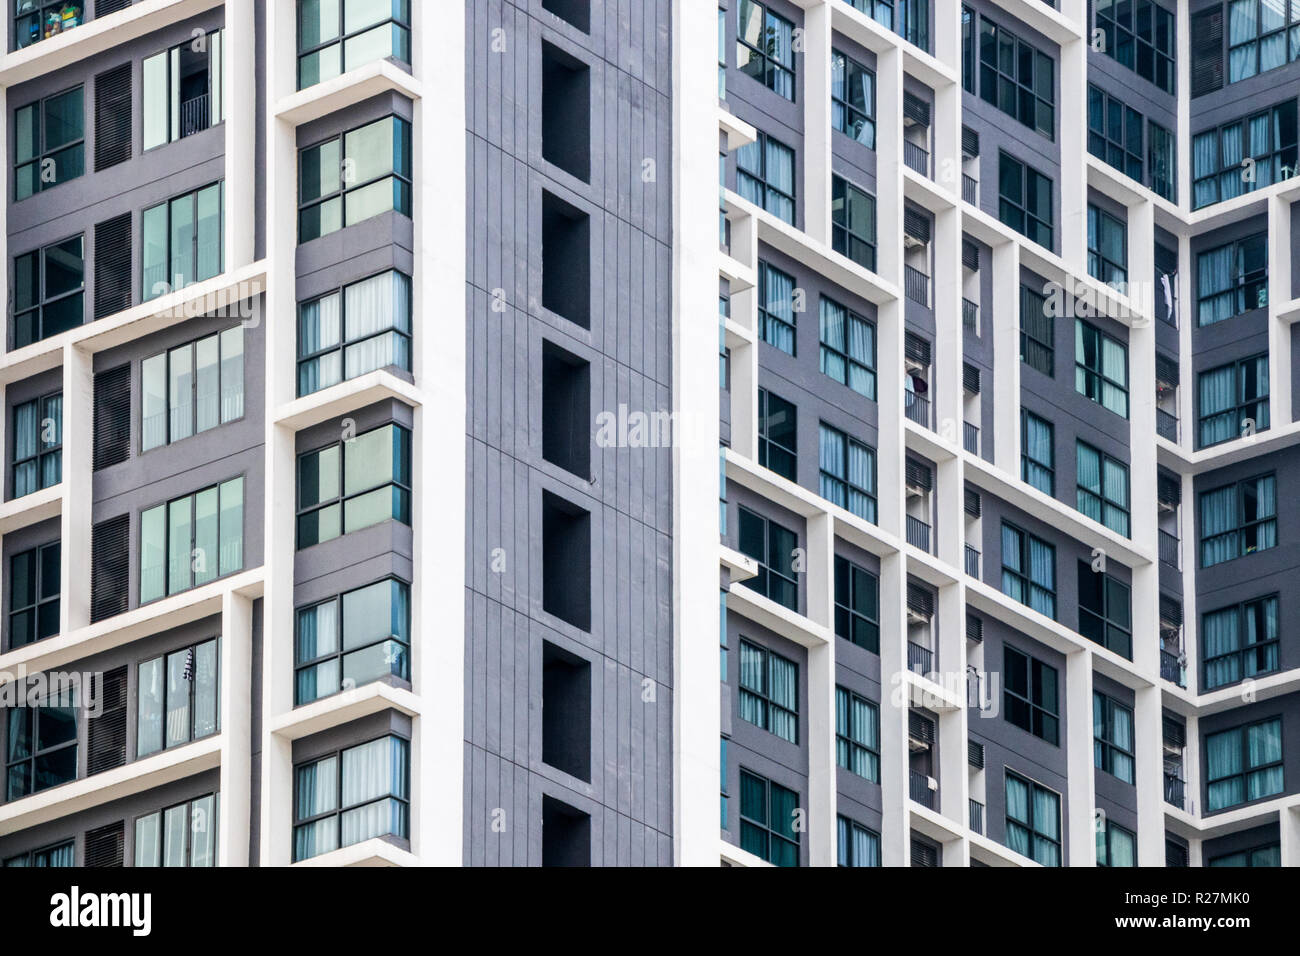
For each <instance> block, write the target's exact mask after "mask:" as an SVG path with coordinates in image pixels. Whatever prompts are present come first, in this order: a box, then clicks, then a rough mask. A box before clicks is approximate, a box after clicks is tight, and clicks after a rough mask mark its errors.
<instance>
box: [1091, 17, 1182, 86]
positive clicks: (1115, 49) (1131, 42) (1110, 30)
mask: <svg viewBox="0 0 1300 956" xmlns="http://www.w3.org/2000/svg"><path fill="white" fill-rule="evenodd" d="M1144 8H1150V10H1151V12H1150V14H1149V16H1148V18H1147V22H1148V23H1149V24H1150V26H1149V30H1150V38H1149V39H1146V38H1143V36H1142V35H1141V33H1139V32H1138V31H1139V29H1140V27H1139V25H1138V22H1139V20H1140V13H1139V10H1140V9H1144ZM1127 9H1128V13H1129V22H1128V23H1127V24H1122V23H1120V21H1119V18H1117V17H1116V16H1115V15H1114V10H1115V7H1114V6H1110V7H1106V8H1102V7H1101V6H1100V5H1098V8H1097V11H1096V21H1097V29H1099V30H1101V31H1102V32H1103V35H1104V37H1105V44H1104V46H1103V47H1102V52H1104V53H1105V54H1106V55H1107V56H1109V57H1110V58H1111V59H1112V60H1114V61H1115V62H1116V63H1118V64H1120V65H1121V66H1124V67H1127V68H1128V69H1130V70H1132V71H1133V72H1134V73H1136V74H1137V75H1138V76H1140V77H1142V79H1144V80H1146V81H1147V82H1149V83H1150V84H1152V85H1153V86H1154V87H1155V88H1156V89H1158V90H1163V91H1164V92H1165V93H1168V94H1169V95H1170V96H1175V95H1177V92H1178V57H1177V52H1178V39H1177V36H1178V34H1177V30H1178V15H1177V13H1174V12H1171V11H1169V10H1166V9H1165V8H1164V7H1162V6H1161V5H1160V4H1158V3H1155V2H1154V0H1134V3H1133V4H1132V5H1131V6H1130V7H1128V8H1127ZM1161 14H1163V15H1164V16H1165V17H1167V18H1168V25H1167V30H1166V35H1167V36H1168V38H1169V46H1168V48H1167V49H1161V47H1160V45H1159V42H1158V41H1159V37H1160V23H1159V21H1160V19H1161ZM1122 34H1127V36H1128V46H1127V48H1128V49H1130V50H1132V51H1133V53H1132V56H1131V59H1132V62H1128V61H1127V60H1126V59H1125V58H1124V57H1123V56H1122V53H1123V51H1124V50H1125V48H1126V44H1125V42H1124V41H1123V39H1122V38H1121V35H1122ZM1143 48H1146V49H1147V50H1149V53H1148V54H1147V56H1148V57H1149V60H1150V63H1151V69H1150V75H1148V74H1147V72H1144V71H1143V69H1142V60H1143ZM1162 64H1163V65H1164V74H1165V76H1166V77H1167V78H1168V80H1167V82H1166V83H1161V82H1160V73H1161V70H1160V67H1161V65H1162Z"/></svg>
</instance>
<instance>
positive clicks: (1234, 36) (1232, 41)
mask: <svg viewBox="0 0 1300 956" xmlns="http://www.w3.org/2000/svg"><path fill="white" fill-rule="evenodd" d="M1258 2H1259V0H1232V3H1231V4H1230V5H1229V7H1228V46H1229V47H1234V46H1236V45H1237V44H1244V45H1243V46H1240V47H1237V48H1236V49H1233V50H1231V51H1230V52H1229V54H1228V82H1229V83H1235V82H1237V81H1238V80H1244V79H1246V78H1247V77H1250V76H1254V75H1255V72H1256V70H1255V43H1254V40H1255V36H1256V31H1257V29H1258V20H1257V17H1256V12H1257V10H1258Z"/></svg>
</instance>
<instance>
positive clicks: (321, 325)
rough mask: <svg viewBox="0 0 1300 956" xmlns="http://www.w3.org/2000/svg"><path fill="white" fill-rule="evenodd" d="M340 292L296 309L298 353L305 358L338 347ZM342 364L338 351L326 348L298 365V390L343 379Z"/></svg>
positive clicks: (311, 389) (307, 390) (306, 392)
mask: <svg viewBox="0 0 1300 956" xmlns="http://www.w3.org/2000/svg"><path fill="white" fill-rule="evenodd" d="M341 320H342V312H341V296H340V295H339V293H337V292H336V293H334V294H332V295H327V296H325V297H324V298H322V299H317V300H316V301H315V302H308V303H306V304H304V305H303V306H302V307H301V308H300V309H299V310H298V356H299V358H305V357H306V356H309V355H315V354H316V353H317V352H321V351H324V350H326V349H333V348H337V347H338V346H339V343H340V336H341V334H342V327H341ZM342 377H343V376H342V364H341V362H340V361H339V355H338V353H337V352H327V353H326V354H325V355H321V356H319V357H317V358H313V359H309V360H306V361H303V362H302V363H301V364H300V365H299V366H298V391H299V393H300V394H302V395H310V394H311V393H312V392H316V391H319V390H320V389H322V388H327V387H328V386H330V385H336V384H338V383H339V382H340V381H342Z"/></svg>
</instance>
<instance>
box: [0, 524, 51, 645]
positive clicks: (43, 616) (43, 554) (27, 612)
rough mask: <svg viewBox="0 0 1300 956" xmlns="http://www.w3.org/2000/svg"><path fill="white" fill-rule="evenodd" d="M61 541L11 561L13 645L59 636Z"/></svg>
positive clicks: (10, 604)
mask: <svg viewBox="0 0 1300 956" xmlns="http://www.w3.org/2000/svg"><path fill="white" fill-rule="evenodd" d="M61 556H62V549H61V546H60V544H59V542H57V541H55V542H54V543H53V544H46V545H41V546H40V547H39V548H32V549H31V550H30V551H22V552H19V553H18V554H15V555H14V556H13V557H12V558H10V559H9V644H8V646H7V647H6V650H13V649H14V648H16V647H25V646H26V645H28V644H34V643H35V642H36V641H42V640H44V639H45V638H47V637H53V636H54V635H55V634H58V633H59V604H60V601H59V595H60V593H61V592H60V588H59V581H60V575H61V573H62V570H61V567H60V558H61Z"/></svg>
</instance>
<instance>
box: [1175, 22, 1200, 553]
mask: <svg viewBox="0 0 1300 956" xmlns="http://www.w3.org/2000/svg"><path fill="white" fill-rule="evenodd" d="M1186 19H1187V18H1186V17H1179V18H1178V20H1179V22H1180V23H1181V22H1182V21H1183V20H1186ZM1184 152H1185V151H1184V150H1181V149H1180V150H1179V151H1178V153H1179V155H1180V156H1181V155H1182V154H1183V153H1184ZM1187 152H1190V151H1187ZM1179 175H1180V176H1181V175H1182V173H1181V172H1180V173H1179ZM1195 275H1196V263H1195V262H1194V261H1193V259H1192V240H1191V237H1190V236H1188V235H1181V236H1179V237H1178V275H1177V276H1176V283H1175V284H1176V287H1177V298H1178V302H1177V305H1176V311H1175V316H1176V317H1177V319H1178V365H1179V367H1180V368H1182V369H1187V370H1190V369H1192V368H1193V367H1194V363H1193V362H1192V329H1193V328H1195V326H1196V299H1195V298H1194V297H1193V295H1192V277H1193V276H1195ZM1180 378H1181V376H1180ZM1178 422H1179V426H1178V444H1179V446H1180V447H1182V448H1183V449H1192V448H1195V447H1196V438H1195V429H1196V381H1195V379H1194V378H1193V377H1191V376H1188V380H1187V381H1185V382H1180V384H1179V386H1178ZM1190 501H1191V499H1190V498H1187V497H1186V496H1184V498H1183V507H1184V508H1186V507H1187V506H1188V503H1189V502H1190ZM1183 567H1184V568H1187V567H1188V566H1187V565H1184V566H1183Z"/></svg>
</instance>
